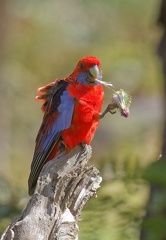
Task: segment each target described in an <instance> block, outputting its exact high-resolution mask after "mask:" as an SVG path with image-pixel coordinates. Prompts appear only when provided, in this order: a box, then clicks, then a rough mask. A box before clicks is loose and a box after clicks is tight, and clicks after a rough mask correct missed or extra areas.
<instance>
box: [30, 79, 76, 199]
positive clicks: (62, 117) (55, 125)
mask: <svg viewBox="0 0 166 240" xmlns="http://www.w3.org/2000/svg"><path fill="white" fill-rule="evenodd" d="M68 84H69V83H67V82H65V81H63V80H61V81H59V82H58V83H57V87H56V88H55V92H54V94H53V95H52V97H51V98H50V100H49V102H48V103H47V106H46V107H47V108H48V109H49V111H46V113H45V115H44V117H43V122H42V125H41V127H40V129H39V132H38V135H37V138H36V147H35V152H34V157H33V161H32V164H31V173H30V176H29V180H28V185H29V194H30V195H32V194H33V192H34V187H35V186H36V182H37V179H38V176H39V173H40V171H41V169H42V167H43V166H44V164H45V162H46V160H47V158H48V156H49V155H50V153H51V151H52V149H53V147H54V146H55V144H56V143H57V141H58V140H59V138H60V137H61V134H62V131H63V130H64V129H67V128H69V127H70V124H71V121H72V116H73V111H74V98H72V97H71V96H70V95H69V93H68V91H67V90H66V87H67V86H68Z"/></svg>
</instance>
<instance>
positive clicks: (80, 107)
mask: <svg viewBox="0 0 166 240" xmlns="http://www.w3.org/2000/svg"><path fill="white" fill-rule="evenodd" d="M100 67H101V63H100V60H99V59H98V58H96V57H94V56H87V57H84V58H82V59H81V60H80V61H79V62H78V64H77V65H76V68H75V69H74V71H73V73H72V74H70V75H68V76H67V77H66V78H60V79H56V80H55V81H54V82H52V83H49V84H48V85H46V86H44V87H41V88H38V90H37V93H38V96H37V97H36V100H38V101H41V102H43V105H42V111H43V113H44V117H43V122H42V124H41V127H40V129H39V132H38V135H37V138H36V146H35V151H34V157H33V161H32V164H31V172H30V176H29V180H28V185H29V195H32V194H33V192H34V189H35V186H36V182H37V179H38V176H39V173H40V171H41V169H42V167H43V166H44V164H45V163H46V162H48V161H49V160H51V159H53V158H54V157H55V156H57V155H58V153H59V152H60V149H61V148H62V147H63V148H64V147H65V149H67V150H68V151H70V150H72V148H74V147H75V146H77V145H79V144H80V143H85V144H90V142H91V140H92V138H93V136H94V133H95V131H96V128H97V126H98V124H99V119H100V112H101V108H102V104H103V99H104V93H103V87H102V84H101V83H100V82H99V81H100V80H101V79H102V73H101V68H100ZM97 80H99V81H97ZM101 81H102V80H101Z"/></svg>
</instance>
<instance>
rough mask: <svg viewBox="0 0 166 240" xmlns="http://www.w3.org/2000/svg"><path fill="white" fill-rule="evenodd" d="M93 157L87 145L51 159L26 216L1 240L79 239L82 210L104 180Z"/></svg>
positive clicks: (17, 221) (9, 228) (16, 222)
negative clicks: (89, 161)
mask: <svg viewBox="0 0 166 240" xmlns="http://www.w3.org/2000/svg"><path fill="white" fill-rule="evenodd" d="M90 157H91V147H90V146H88V145H85V146H79V147H75V148H74V149H73V150H72V151H71V152H70V153H63V154H61V155H60V156H58V157H56V158H55V159H54V160H52V161H50V162H48V163H47V164H46V165H45V166H44V168H43V170H42V172H41V173H40V176H39V179H38V182H37V186H36V189H35V192H34V194H33V196H32V198H31V199H30V201H29V203H28V205H27V207H26V208H25V210H24V211H23V213H22V216H21V217H20V218H19V219H15V220H14V221H13V222H12V223H11V224H10V226H9V227H8V228H7V229H6V231H5V232H4V234H3V235H2V237H1V240H9V239H10V240H12V239H13V240H22V239H24V240H32V239H33V240H34V239H35V240H47V239H49V240H53V239H58V240H73V239H78V230H79V228H78V225H77V222H78V218H79V216H80V213H81V210H82V208H83V207H84V205H85V204H86V203H87V201H88V200H89V199H90V198H91V197H92V196H93V195H95V194H96V190H97V189H98V188H99V186H100V183H101V181H102V178H101V177H100V176H99V172H98V170H97V169H96V168H95V167H93V166H90V167H88V166H87V162H88V160H89V158H90Z"/></svg>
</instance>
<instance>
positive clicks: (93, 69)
mask: <svg viewBox="0 0 166 240" xmlns="http://www.w3.org/2000/svg"><path fill="white" fill-rule="evenodd" d="M89 72H90V74H91V77H90V78H89V82H91V83H93V82H95V79H98V77H99V73H100V70H99V68H98V66H97V65H94V66H93V67H91V68H90V69H89Z"/></svg>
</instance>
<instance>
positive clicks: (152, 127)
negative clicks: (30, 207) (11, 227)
mask: <svg viewBox="0 0 166 240" xmlns="http://www.w3.org/2000/svg"><path fill="white" fill-rule="evenodd" d="M159 5H160V1H158V0H148V1H144V0H139V1H138V0H96V1H92V0H70V1H64V0H61V1H53V0H48V1H44V0H40V1H39V0H36V1H32V0H29V1H21V0H15V1H12V0H2V1H1V2H0V104H1V121H0V156H1V165H0V233H2V232H3V231H4V229H5V227H7V225H8V224H9V223H10V221H11V219H13V218H14V217H16V216H19V215H20V212H21V210H22V209H23V207H24V206H25V205H26V202H27V201H28V199H27V178H28V175H29V169H30V164H31V160H32V156H33V149H34V142H35V137H36V134H37V131H38V129H39V126H40V123H41V120H42V112H41V111H40V107H41V105H40V103H37V102H36V101H35V94H36V89H37V88H38V87H40V86H43V85H45V84H47V83H49V82H51V81H53V80H54V79H56V78H58V77H65V76H66V75H68V74H69V73H71V72H72V70H73V68H74V67H75V65H76V63H77V61H78V60H79V59H80V58H82V57H84V56H86V55H95V56H97V57H98V58H100V60H101V62H102V71H103V80H105V81H109V82H112V83H113V84H114V86H115V89H116V90H118V89H120V88H123V89H124V90H126V91H127V92H129V93H130V94H131V95H132V97H133V102H132V105H131V114H130V117H129V118H128V119H124V118H123V117H121V116H120V114H119V112H118V113H117V114H116V115H107V116H106V117H105V119H103V120H102V121H101V123H100V127H99V128H98V130H97V132H96V135H95V138H94V140H93V142H92V147H93V157H92V159H91V163H92V164H94V165H95V166H97V167H98V168H99V169H100V171H101V175H102V177H103V182H102V185H101V188H100V189H99V191H98V198H93V199H91V200H90V201H89V202H88V204H87V205H86V207H85V208H84V210H83V212H82V215H81V219H83V220H82V221H80V224H79V226H80V239H81V240H82V239H85V240H86V239H92V240H97V239H103V240H111V239H113V240H137V239H139V235H140V223H141V221H142V217H143V215H144V214H145V206H146V203H147V199H148V194H149V185H148V183H147V182H145V181H144V180H143V179H142V177H141V172H142V170H143V169H144V168H145V167H146V166H147V164H149V163H151V162H153V161H155V160H156V159H158V156H159V155H160V151H161V144H162V127H163V114H162V112H163V90H162V86H163V80H162V73H161V66H160V62H159V59H158V56H157V54H156V49H157V45H158V42H159V39H160V37H161V34H162V32H161V30H160V29H159V28H158V26H156V19H157V17H158V12H159ZM111 94H112V93H111V92H110V90H108V89H105V106H106V105H107V104H108V102H109V100H110V99H111Z"/></svg>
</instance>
